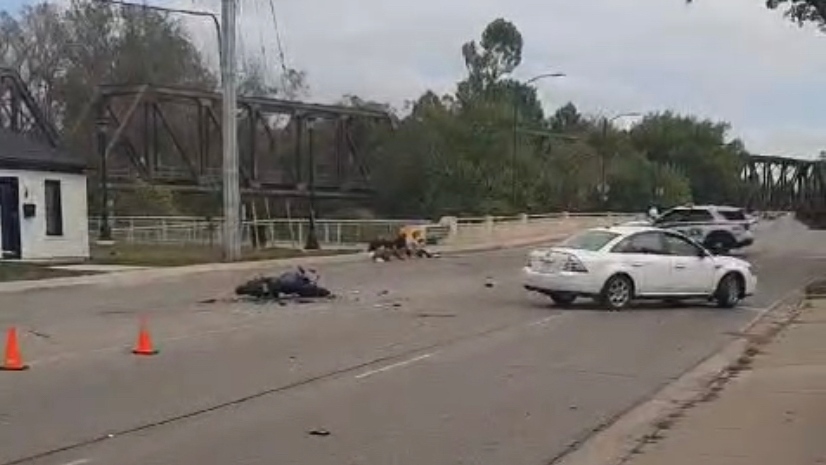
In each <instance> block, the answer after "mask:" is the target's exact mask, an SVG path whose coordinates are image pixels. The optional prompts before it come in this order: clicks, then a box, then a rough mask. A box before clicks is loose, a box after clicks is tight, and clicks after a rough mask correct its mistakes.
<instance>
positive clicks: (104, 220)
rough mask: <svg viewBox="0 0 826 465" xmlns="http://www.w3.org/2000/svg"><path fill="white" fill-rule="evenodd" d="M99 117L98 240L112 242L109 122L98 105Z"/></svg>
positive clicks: (96, 123) (97, 125) (97, 121)
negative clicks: (107, 131)
mask: <svg viewBox="0 0 826 465" xmlns="http://www.w3.org/2000/svg"><path fill="white" fill-rule="evenodd" d="M97 114H98V117H97V120H96V121H95V129H96V130H97V147H98V155H99V156H100V196H101V197H100V231H99V235H98V240H99V241H100V242H109V241H111V240H112V225H111V218H110V217H109V207H110V205H109V167H108V163H107V160H106V155H107V153H106V148H107V145H108V143H109V142H108V141H107V140H106V126H107V124H108V121H107V120H106V119H105V118H104V114H103V107H102V106H100V105H98V112H97Z"/></svg>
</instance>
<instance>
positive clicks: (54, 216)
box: [0, 129, 89, 260]
mask: <svg viewBox="0 0 826 465" xmlns="http://www.w3.org/2000/svg"><path fill="white" fill-rule="evenodd" d="M85 168H86V166H85V163H84V162H83V160H81V159H79V158H77V157H73V156H72V155H71V154H69V153H68V152H66V151H63V150H60V149H55V148H52V147H50V146H48V145H46V144H41V143H39V142H36V141H34V140H32V139H30V138H28V137H26V136H23V135H20V134H15V133H12V132H10V131H7V130H4V129H0V239H1V240H0V245H2V257H3V258H4V259H22V260H59V259H77V258H88V257H89V219H88V201H87V197H86V175H85V173H84V171H85Z"/></svg>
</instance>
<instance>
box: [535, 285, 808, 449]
mask: <svg viewBox="0 0 826 465" xmlns="http://www.w3.org/2000/svg"><path fill="white" fill-rule="evenodd" d="M819 279H821V278H815V279H812V281H810V282H808V283H807V284H806V285H804V286H802V287H800V288H796V289H794V290H792V291H790V292H788V293H786V294H785V295H784V296H783V297H781V298H780V299H779V300H778V301H777V302H775V303H773V304H772V305H771V306H769V307H768V308H766V309H764V310H763V311H762V312H760V313H759V314H758V315H756V316H755V317H754V318H752V319H751V320H750V321H749V322H748V323H746V325H744V326H743V327H742V328H741V329H740V330H739V331H737V332H736V333H735V334H737V338H736V339H734V340H733V341H731V342H729V343H727V344H725V345H723V347H722V348H720V349H719V350H718V351H716V352H714V353H712V354H711V355H709V356H708V357H706V358H704V359H702V360H701V361H700V362H699V363H697V364H696V365H695V366H694V367H692V368H689V369H688V370H687V371H686V372H684V373H683V374H682V375H680V376H679V377H677V379H676V380H674V381H672V382H669V383H667V384H665V385H664V386H661V387H660V388H658V389H657V390H656V391H655V392H654V394H653V395H652V396H650V397H646V398H645V399H643V400H641V401H640V402H638V403H636V404H634V405H632V406H630V407H629V408H628V409H626V410H624V411H622V412H620V413H619V414H617V415H615V416H613V417H612V418H609V419H607V420H606V421H605V422H604V423H603V424H601V425H599V426H597V427H596V428H594V429H592V430H589V431H587V432H585V433H584V437H582V438H581V439H579V440H576V441H575V442H574V443H572V444H570V445H569V447H568V448H567V449H566V450H565V451H563V452H562V453H560V454H559V455H558V456H557V457H555V458H553V459H552V460H551V461H550V462H549V465H621V464H623V463H626V462H627V461H628V460H629V459H630V458H631V456H633V455H634V454H635V453H636V452H637V451H638V450H639V449H640V447H641V446H643V445H644V444H645V443H646V438H648V437H650V436H651V435H653V434H656V433H657V432H658V431H659V430H660V429H661V428H660V427H659V426H658V424H659V423H661V422H668V421H671V418H672V417H673V415H674V414H675V413H676V412H680V411H681V410H684V409H686V408H688V407H690V406H691V405H693V404H695V403H697V402H699V401H700V400H702V399H703V398H704V397H705V396H706V395H707V393H708V390H709V389H711V388H713V387H714V386H713V385H714V384H715V383H716V382H718V381H719V380H721V379H723V378H724V377H726V375H727V373H728V371H729V370H730V368H731V367H733V366H734V365H735V364H736V363H737V361H738V360H739V359H740V358H741V357H743V356H744V354H745V353H746V351H747V349H748V348H749V345H750V338H751V337H754V336H755V335H753V334H750V333H749V331H751V330H753V329H754V328H755V327H756V326H759V325H761V324H763V323H768V324H771V323H772V322H771V321H770V320H771V318H770V317H771V316H772V314H773V313H775V312H776V311H777V310H779V309H781V308H786V307H790V306H793V307H795V308H797V307H799V306H800V305H801V304H802V303H803V302H804V301H805V300H806V295H805V288H806V287H807V286H808V285H809V284H810V283H811V282H814V281H817V280H819ZM758 335H759V334H758Z"/></svg>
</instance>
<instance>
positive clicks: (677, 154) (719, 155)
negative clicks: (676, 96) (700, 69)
mask: <svg viewBox="0 0 826 465" xmlns="http://www.w3.org/2000/svg"><path fill="white" fill-rule="evenodd" d="M728 130H729V125H728V124H727V123H720V122H713V121H710V120H698V119H697V118H694V117H691V116H682V115H676V114H674V113H671V112H664V113H654V114H650V115H648V116H646V117H645V118H644V119H643V120H642V121H641V122H640V123H639V124H638V125H637V126H635V127H634V128H633V129H632V131H631V138H632V140H633V141H634V144H635V145H636V147H637V149H638V150H640V151H642V152H643V153H645V154H646V155H647V157H648V159H649V160H651V161H652V162H654V163H659V164H667V165H671V166H674V167H677V168H679V169H680V170H681V171H683V172H684V173H685V176H686V177H687V178H688V179H689V180H690V186H691V193H692V196H693V198H694V200H695V201H696V202H700V203H725V202H736V201H737V200H739V197H740V194H741V189H742V182H741V180H740V171H741V169H742V163H743V160H744V157H745V155H746V152H745V149H744V148H743V144H742V142H740V141H739V140H732V141H728V140H727V133H728Z"/></svg>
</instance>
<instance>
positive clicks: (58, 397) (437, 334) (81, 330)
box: [0, 219, 826, 465]
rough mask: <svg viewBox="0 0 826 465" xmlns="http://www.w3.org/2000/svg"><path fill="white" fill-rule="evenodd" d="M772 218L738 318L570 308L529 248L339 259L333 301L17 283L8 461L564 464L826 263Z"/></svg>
mask: <svg viewBox="0 0 826 465" xmlns="http://www.w3.org/2000/svg"><path fill="white" fill-rule="evenodd" d="M760 229H761V230H760V231H759V235H758V244H756V245H755V246H754V247H753V248H752V249H751V250H749V251H748V252H746V254H747V256H748V257H749V259H750V260H752V261H753V262H754V263H755V264H756V268H757V271H758V273H759V279H760V284H759V286H760V289H759V293H758V294H757V295H756V296H754V297H753V298H751V299H749V300H747V301H746V302H745V304H744V306H743V307H741V308H738V309H735V310H721V309H717V308H715V307H710V306H709V307H682V308H667V309H666V308H661V307H657V306H656V305H657V304H647V305H641V306H638V307H636V308H634V309H630V310H628V311H623V312H618V313H609V312H603V311H600V310H597V309H595V308H594V307H592V306H590V305H588V304H587V303H586V304H583V305H579V306H577V307H576V308H574V309H569V310H560V309H557V308H555V307H553V306H551V305H550V304H549V302H548V301H547V299H545V298H542V297H541V296H533V295H529V294H527V293H526V292H524V291H523V290H522V289H521V288H520V286H519V283H518V273H517V271H518V269H519V267H520V266H521V265H522V264H523V262H524V258H525V255H526V250H525V249H521V250H507V251H497V252H490V253H483V254H481V253H480V254H467V255H453V256H445V257H443V258H439V259H433V260H420V261H410V262H391V263H384V264H372V263H351V264H338V265H330V266H327V267H320V271H321V273H322V279H323V281H324V283H325V284H327V285H329V286H330V287H331V288H333V289H334V290H336V291H338V292H340V293H341V298H340V299H338V300H336V301H331V302H325V303H310V304H292V305H287V306H278V305H274V304H270V305H256V304H249V303H229V302H222V301H218V302H215V303H199V301H202V300H204V299H209V298H221V297H225V296H226V295H228V293H230V292H231V290H232V288H233V287H234V286H235V284H236V283H237V282H238V281H240V280H241V279H243V278H244V277H246V276H248V275H249V273H228V272H227V273H210V274H205V275H198V276H197V277H192V276H190V277H181V278H179V279H175V280H169V281H168V282H165V283H153V284H144V285H140V286H133V287H104V286H82V287H73V288H62V289H51V290H42V291H37V292H26V293H19V294H0V325H2V326H6V325H9V324H16V325H18V326H19V328H20V331H21V333H22V344H23V350H24V355H25V357H26V361H27V362H28V363H30V364H31V367H32V368H31V370H29V371H28V372H22V373H20V372H14V373H11V372H4V373H0V446H2V447H0V465H8V464H12V463H26V464H37V465H82V464H90V465H95V464H119V465H145V464H170V465H171V464H175V465H211V464H215V465H225V464H230V463H231V464H245V465H246V464H249V465H252V464H262V465H263V464H267V465H270V464H273V463H277V464H279V465H282V464H283V465H286V464H314V465H326V464H330V465H333V464H335V465H342V464H348V465H349V464H376V465H386V464H394V465H408V464H410V465H421V464H425V463H426V464H474V465H480V464H495V465H500V464H503V463H508V464H537V465H538V464H547V463H549V462H552V461H553V460H554V459H555V458H556V457H558V456H559V455H560V454H563V453H564V452H565V451H566V450H567V448H569V446H571V445H572V444H574V443H575V442H577V441H579V440H581V439H582V438H584V437H586V436H587V435H588V434H589V433H590V432H591V431H592V430H593V429H594V428H597V427H599V426H600V425H602V424H604V423H605V422H608V421H610V420H611V419H612V418H614V417H615V416H617V415H619V414H621V413H622V412H623V411H625V410H627V409H629V408H630V407H632V406H633V405H635V404H636V403H638V402H640V401H642V400H644V399H645V398H647V397H649V396H650V395H652V394H653V393H654V392H656V391H657V390H658V389H659V388H661V387H662V386H663V385H665V384H667V383H668V382H670V381H672V380H674V379H675V378H676V377H678V376H679V375H680V374H682V373H683V372H685V371H686V370H688V369H690V368H691V367H693V366H694V365H696V364H697V363H698V362H699V361H700V360H702V359H703V358H705V357H706V356H708V355H710V354H711V353H713V352H714V351H715V350H717V349H718V348H720V347H721V346H722V345H723V344H725V343H726V342H728V341H729V340H730V338H731V337H732V336H730V335H728V334H727V333H730V332H734V331H737V330H738V329H739V328H741V327H742V326H743V325H745V324H746V323H747V322H749V321H750V320H752V319H753V318H754V317H755V316H756V315H758V314H759V312H760V311H761V310H763V309H765V308H767V307H769V306H771V305H772V304H773V303H774V302H776V301H778V300H779V299H781V298H782V297H783V296H785V295H787V294H788V293H789V292H790V291H791V290H793V289H794V288H796V287H799V286H800V285H802V284H803V283H805V282H806V281H807V280H809V279H810V278H811V277H812V276H815V275H819V274H823V272H824V270H826V234H823V233H815V232H809V231H807V230H805V228H803V227H801V226H799V225H797V224H796V223H794V222H792V221H791V220H788V219H783V220H779V221H777V222H772V223H767V224H764V225H761V227H760ZM489 277H490V278H492V281H493V282H494V283H495V285H494V286H493V287H491V288H488V287H485V286H484V283H485V281H486V279H487V278H489ZM141 316H145V317H146V318H147V319H148V322H149V324H150V328H151V329H152V336H153V338H154V341H155V343H156V345H157V346H158V348H159V349H160V351H161V352H160V354H159V355H157V356H154V357H146V358H140V357H136V356H133V355H131V354H130V353H129V351H128V349H129V348H130V346H131V345H132V344H133V342H134V340H135V336H136V331H137V322H138V319H139V317H141Z"/></svg>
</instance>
